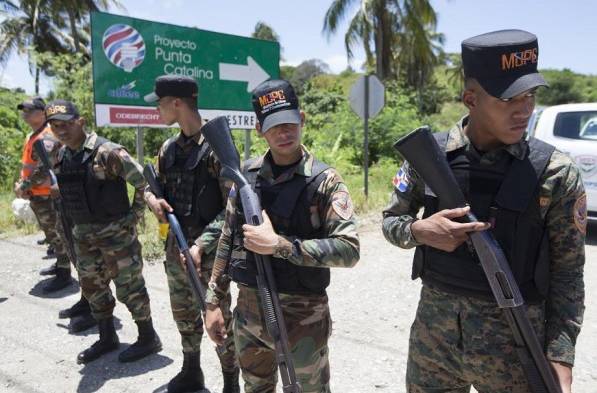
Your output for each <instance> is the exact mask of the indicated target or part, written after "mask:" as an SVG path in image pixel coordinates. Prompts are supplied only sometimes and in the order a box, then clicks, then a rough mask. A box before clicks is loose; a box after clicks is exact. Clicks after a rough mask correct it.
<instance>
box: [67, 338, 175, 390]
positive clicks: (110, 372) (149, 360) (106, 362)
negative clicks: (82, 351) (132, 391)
mask: <svg viewBox="0 0 597 393" xmlns="http://www.w3.org/2000/svg"><path fill="white" fill-rule="evenodd" d="M124 348H125V346H124V345H121V346H120V348H119V349H118V350H117V351H113V352H111V353H109V354H107V355H104V356H102V357H101V358H100V359H98V360H96V361H94V362H91V363H89V364H86V365H85V366H84V367H83V368H82V369H81V370H79V374H81V381H79V386H78V387H77V393H94V392H97V391H98V390H99V389H101V387H102V386H104V384H105V383H106V382H107V381H109V380H111V379H120V378H126V377H132V376H137V375H141V374H146V373H149V372H151V371H153V370H158V369H160V368H162V367H166V366H168V365H169V364H171V363H172V362H173V360H172V359H170V358H169V357H167V356H163V355H160V354H156V355H151V356H148V357H146V358H143V359H141V360H139V361H136V362H133V363H120V362H119V361H118V353H119V352H120V351H122V350H123V349H124ZM148 378H149V375H148Z"/></svg>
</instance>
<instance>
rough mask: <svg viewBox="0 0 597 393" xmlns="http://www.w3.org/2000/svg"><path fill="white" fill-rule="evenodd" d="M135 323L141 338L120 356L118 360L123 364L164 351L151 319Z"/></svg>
mask: <svg viewBox="0 0 597 393" xmlns="http://www.w3.org/2000/svg"><path fill="white" fill-rule="evenodd" d="M135 323H136V324H137V328H138V329H139V337H137V341H135V342H134V343H132V344H131V346H130V347H128V348H127V349H125V350H124V351H122V352H120V354H119V355H118V360H119V361H121V362H123V363H127V362H134V361H135V360H139V359H141V358H144V357H145V356H147V355H151V354H152V353H156V352H159V351H161V350H162V342H161V341H160V338H159V337H158V334H157V333H156V331H155V330H154V329H153V324H152V323H151V319H148V320H147V321H135Z"/></svg>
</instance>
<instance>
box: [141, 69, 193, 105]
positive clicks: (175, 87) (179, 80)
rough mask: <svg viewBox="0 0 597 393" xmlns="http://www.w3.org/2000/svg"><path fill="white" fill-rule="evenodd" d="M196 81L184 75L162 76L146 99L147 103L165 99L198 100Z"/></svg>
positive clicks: (158, 78)
mask: <svg viewBox="0 0 597 393" xmlns="http://www.w3.org/2000/svg"><path fill="white" fill-rule="evenodd" d="M197 94H198V88H197V82H196V81H195V79H193V78H191V77H188V76H184V75H162V76H158V77H157V78H156V80H155V88H154V90H153V92H151V93H149V94H147V95H146V96H145V97H144V100H145V102H157V101H159V100H160V98H163V97H180V98H187V97H188V98H197Z"/></svg>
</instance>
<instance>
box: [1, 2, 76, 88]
mask: <svg viewBox="0 0 597 393" xmlns="http://www.w3.org/2000/svg"><path fill="white" fill-rule="evenodd" d="M0 5H1V6H2V9H1V10H0V15H2V16H4V20H3V21H2V22H0V65H2V66H5V65H6V63H7V61H8V59H9V58H10V56H11V55H12V54H13V53H15V52H16V53H19V54H26V55H27V58H28V61H29V70H30V72H31V74H32V75H34V76H35V93H36V94H38V93H39V77H40V72H41V71H42V70H43V69H42V67H41V66H40V64H38V63H37V62H36V61H35V53H36V52H51V53H56V54H57V53H67V52H69V51H70V49H71V46H70V44H69V38H70V37H69V35H68V34H66V33H64V31H63V29H64V27H65V24H64V21H63V20H62V19H61V18H56V17H55V16H56V14H55V13H54V10H53V8H52V3H51V2H50V1H47V0H46V1H44V0H22V1H20V2H19V3H18V4H17V3H16V2H10V1H3V2H2V3H1V4H0Z"/></svg>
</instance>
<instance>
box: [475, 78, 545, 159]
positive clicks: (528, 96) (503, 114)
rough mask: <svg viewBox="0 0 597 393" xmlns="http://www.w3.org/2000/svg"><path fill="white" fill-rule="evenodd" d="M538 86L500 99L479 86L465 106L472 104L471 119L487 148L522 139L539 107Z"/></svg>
mask: <svg viewBox="0 0 597 393" xmlns="http://www.w3.org/2000/svg"><path fill="white" fill-rule="evenodd" d="M536 90H537V89H536V88H534V89H531V90H528V91H525V92H523V93H521V94H519V95H517V96H515V97H512V98H511V99H508V100H502V99H499V98H496V97H494V96H492V95H490V94H489V93H487V92H486V91H485V90H483V88H481V87H480V85H478V86H477V87H476V88H475V89H474V91H473V92H472V93H469V94H471V95H472V96H471V97H468V98H469V101H468V103H467V97H466V94H467V93H466V92H465V99H464V101H465V105H467V106H468V107H469V110H470V115H471V121H472V122H474V124H475V128H476V129H478V130H479V134H481V135H482V136H483V138H484V139H485V141H484V144H485V145H486V147H489V148H495V147H499V146H501V145H511V144H514V143H517V142H518V141H520V139H521V138H522V137H523V135H524V134H525V132H526V128H527V125H528V124H529V120H530V118H531V115H532V114H533V109H534V108H535V92H536Z"/></svg>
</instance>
